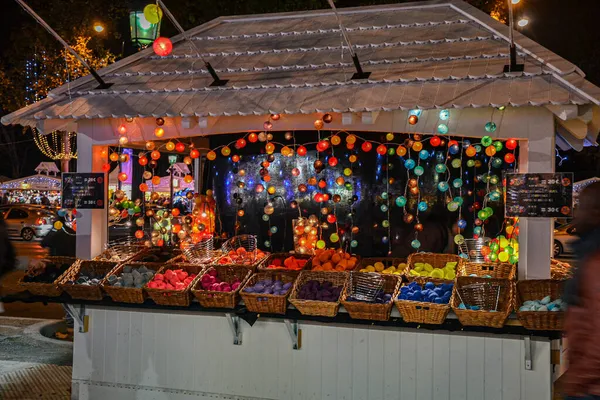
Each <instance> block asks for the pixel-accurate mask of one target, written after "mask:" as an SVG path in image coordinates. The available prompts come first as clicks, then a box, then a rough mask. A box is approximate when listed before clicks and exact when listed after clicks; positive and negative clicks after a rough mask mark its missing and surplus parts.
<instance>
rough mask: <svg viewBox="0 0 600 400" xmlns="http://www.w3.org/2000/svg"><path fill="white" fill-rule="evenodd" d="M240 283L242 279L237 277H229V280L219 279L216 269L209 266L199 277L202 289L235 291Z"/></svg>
mask: <svg viewBox="0 0 600 400" xmlns="http://www.w3.org/2000/svg"><path fill="white" fill-rule="evenodd" d="M241 284H242V281H241V280H240V279H239V278H237V277H236V278H233V279H231V281H226V280H221V277H220V276H219V274H218V272H217V270H216V269H214V268H211V269H210V270H209V271H207V272H206V273H205V274H204V275H202V278H200V285H201V287H202V289H203V290H209V291H213V292H235V291H236V290H238V288H239V287H240V285H241Z"/></svg>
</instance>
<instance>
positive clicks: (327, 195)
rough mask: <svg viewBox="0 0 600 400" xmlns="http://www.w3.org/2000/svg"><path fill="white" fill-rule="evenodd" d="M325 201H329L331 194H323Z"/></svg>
mask: <svg viewBox="0 0 600 400" xmlns="http://www.w3.org/2000/svg"><path fill="white" fill-rule="evenodd" d="M323 201H329V193H325V194H323Z"/></svg>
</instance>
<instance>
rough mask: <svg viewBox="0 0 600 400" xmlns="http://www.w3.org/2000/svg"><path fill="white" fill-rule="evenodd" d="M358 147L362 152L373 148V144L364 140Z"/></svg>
mask: <svg viewBox="0 0 600 400" xmlns="http://www.w3.org/2000/svg"><path fill="white" fill-rule="evenodd" d="M360 148H361V149H362V150H363V151H364V152H369V151H371V149H372V148H373V145H372V144H371V142H364V143H363V144H362V146H360Z"/></svg>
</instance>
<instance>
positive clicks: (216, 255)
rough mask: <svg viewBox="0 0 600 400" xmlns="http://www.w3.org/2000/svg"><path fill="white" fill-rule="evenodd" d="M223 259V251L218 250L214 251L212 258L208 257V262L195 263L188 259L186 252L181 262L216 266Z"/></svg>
mask: <svg viewBox="0 0 600 400" xmlns="http://www.w3.org/2000/svg"><path fill="white" fill-rule="evenodd" d="M221 257H223V252H222V251H221V249H218V250H212V251H211V254H210V256H208V255H207V256H206V260H203V261H202V262H195V261H194V260H190V259H188V257H187V255H186V254H185V252H184V253H183V254H182V255H181V257H180V258H179V260H181V262H183V263H185V264H198V265H208V264H214V263H215V262H216V261H217V260H218V259H219V258H221Z"/></svg>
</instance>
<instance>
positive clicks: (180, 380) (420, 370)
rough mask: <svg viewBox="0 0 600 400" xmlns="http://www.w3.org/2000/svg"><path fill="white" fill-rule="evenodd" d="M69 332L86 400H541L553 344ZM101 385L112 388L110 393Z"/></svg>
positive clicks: (458, 338) (97, 322)
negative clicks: (296, 346) (295, 342)
mask: <svg viewBox="0 0 600 400" xmlns="http://www.w3.org/2000/svg"><path fill="white" fill-rule="evenodd" d="M88 312H89V314H90V317H91V321H90V332H88V333H86V334H80V333H76V338H75V344H74V349H75V355H74V368H73V370H74V373H73V378H74V387H75V388H76V389H77V390H76V393H78V394H79V398H82V399H99V398H111V399H117V400H120V399H132V400H133V399H136V400H137V399H144V400H146V399H158V400H160V399H181V400H183V399H188V398H196V399H197V398H211V399H222V398H227V399H231V400H234V399H244V400H255V399H268V400H279V399H281V400H288V399H297V400H309V399H315V400H361V399H363V400H377V399H384V400H393V399H398V400H429V399H435V400H465V399H466V400H469V399H475V400H547V399H548V398H549V397H550V389H551V382H550V380H551V366H550V342H549V341H536V340H533V341H532V353H533V356H534V359H533V365H534V369H533V370H532V371H525V370H524V360H523V354H524V351H523V341H522V340H521V339H520V338H519V337H511V338H506V337H501V336H495V335H483V336H481V335H479V336H478V335H474V334H463V333H446V332H435V333H434V332H431V331H421V330H408V329H403V330H395V329H381V328H377V327H363V326H358V325H355V326H353V325H349V326H344V327H338V326H335V325H328V324H308V323H302V322H301V323H300V329H301V330H302V349H300V350H292V343H291V340H290V338H289V335H288V332H287V330H286V328H285V326H284V324H283V323H282V322H281V321H270V320H260V321H258V322H256V323H255V324H254V326H252V327H250V326H249V325H248V324H247V323H245V322H242V339H243V344H242V345H241V346H234V345H233V343H232V342H233V337H232V334H231V332H230V330H229V325H228V323H227V320H226V318H225V317H224V316H223V315H202V314H193V313H141V312H137V311H129V310H127V311H119V310H106V311H105V310H102V309H99V308H93V307H90V308H88ZM107 385H110V386H114V387H112V388H109V387H107Z"/></svg>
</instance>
